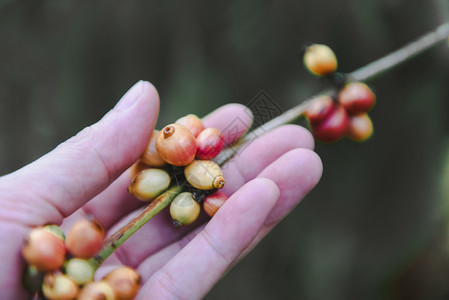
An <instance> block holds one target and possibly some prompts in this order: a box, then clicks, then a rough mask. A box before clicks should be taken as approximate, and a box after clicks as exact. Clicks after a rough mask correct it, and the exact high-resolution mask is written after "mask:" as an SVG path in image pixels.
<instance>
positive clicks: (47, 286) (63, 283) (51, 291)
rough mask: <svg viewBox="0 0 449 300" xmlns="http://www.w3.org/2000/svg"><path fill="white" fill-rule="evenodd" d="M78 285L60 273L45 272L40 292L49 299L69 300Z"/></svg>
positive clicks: (74, 293)
mask: <svg viewBox="0 0 449 300" xmlns="http://www.w3.org/2000/svg"><path fill="white" fill-rule="evenodd" d="M78 290H79V288H78V285H77V284H76V283H75V282H73V281H72V280H71V279H70V278H69V277H68V276H66V275H64V274H62V273H51V272H50V273H47V274H45V276H44V283H43V285H42V293H43V294H44V296H45V297H46V298H47V299H49V300H71V299H75V298H76V296H77V294H78Z"/></svg>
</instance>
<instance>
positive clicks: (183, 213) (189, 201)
mask: <svg viewBox="0 0 449 300" xmlns="http://www.w3.org/2000/svg"><path fill="white" fill-rule="evenodd" d="M200 210H201V207H200V205H199V204H198V202H196V201H195V200H194V199H193V195H192V193H189V192H184V193H180V194H179V195H178V196H176V198H175V199H173V201H172V203H171V204H170V215H171V217H172V219H173V225H175V226H176V227H180V226H183V225H189V224H192V223H193V222H195V220H196V219H197V218H198V216H199V214H200Z"/></svg>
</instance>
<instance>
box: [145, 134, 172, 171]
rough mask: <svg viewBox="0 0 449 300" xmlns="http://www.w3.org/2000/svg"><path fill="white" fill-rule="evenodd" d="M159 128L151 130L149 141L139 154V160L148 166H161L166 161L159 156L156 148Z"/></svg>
mask: <svg viewBox="0 0 449 300" xmlns="http://www.w3.org/2000/svg"><path fill="white" fill-rule="evenodd" d="M158 134H159V130H153V134H152V135H151V138H150V141H149V142H148V145H147V147H146V148H145V151H144V152H143V153H142V155H141V156H140V161H141V162H142V163H144V164H145V165H147V166H149V167H162V166H163V165H165V164H166V162H165V161H164V160H163V159H162V158H161V157H160V156H159V153H158V152H157V149H156V138H157V136H158Z"/></svg>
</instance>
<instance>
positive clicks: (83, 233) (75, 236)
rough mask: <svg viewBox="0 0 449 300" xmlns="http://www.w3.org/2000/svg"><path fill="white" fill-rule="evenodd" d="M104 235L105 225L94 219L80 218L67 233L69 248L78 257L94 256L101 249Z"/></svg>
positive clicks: (67, 245)
mask: <svg viewBox="0 0 449 300" xmlns="http://www.w3.org/2000/svg"><path fill="white" fill-rule="evenodd" d="M104 235H105V233H104V230H103V227H101V225H100V224H99V223H98V222H97V221H95V220H94V219H92V218H89V219H82V220H79V221H78V222H76V223H75V224H74V225H73V226H72V228H71V229H70V231H69V233H68V234H67V239H66V247H67V250H68V251H69V252H70V253H71V254H72V255H73V256H75V257H78V258H90V257H93V256H94V255H95V254H97V252H98V251H99V250H100V249H101V246H102V245H103V240H104Z"/></svg>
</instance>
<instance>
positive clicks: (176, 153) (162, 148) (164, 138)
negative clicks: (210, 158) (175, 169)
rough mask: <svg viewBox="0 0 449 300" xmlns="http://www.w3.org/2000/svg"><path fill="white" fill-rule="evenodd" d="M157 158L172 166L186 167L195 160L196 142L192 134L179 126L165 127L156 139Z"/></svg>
mask: <svg viewBox="0 0 449 300" xmlns="http://www.w3.org/2000/svg"><path fill="white" fill-rule="evenodd" d="M156 149H157V152H158V153H159V156H160V157H161V158H162V159H163V160H164V161H166V162H168V163H169V164H171V165H174V166H179V167H180V166H186V165H188V164H189V163H191V162H192V161H193V160H194V159H195V155H196V140H195V137H194V136H193V134H192V132H190V130H189V129H187V128H186V127H184V126H182V125H180V124H171V125H167V126H165V127H164V128H163V129H162V130H161V132H159V134H158V136H157V139H156Z"/></svg>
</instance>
